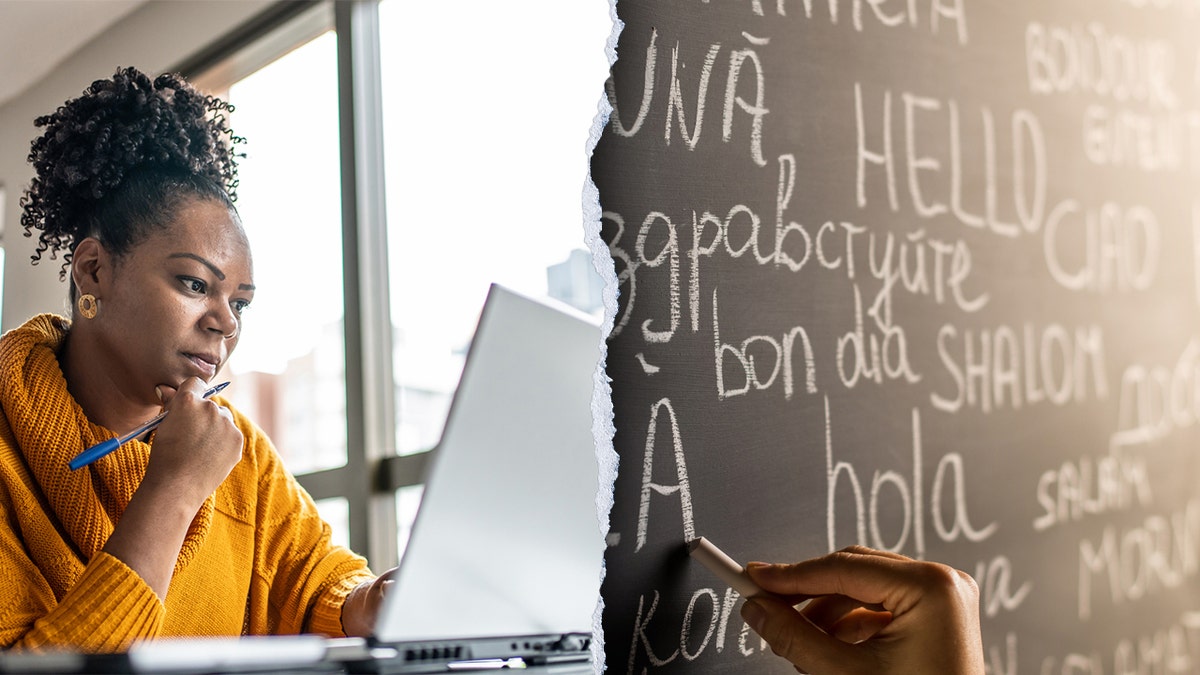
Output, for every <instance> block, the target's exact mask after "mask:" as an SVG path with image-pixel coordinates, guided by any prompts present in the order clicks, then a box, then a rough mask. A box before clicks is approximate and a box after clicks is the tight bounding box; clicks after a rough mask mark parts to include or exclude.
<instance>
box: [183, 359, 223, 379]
mask: <svg viewBox="0 0 1200 675" xmlns="http://www.w3.org/2000/svg"><path fill="white" fill-rule="evenodd" d="M186 356H187V358H188V360H189V361H191V362H192V364H193V365H194V366H196V368H197V370H199V371H200V372H201V373H202V374H203V377H204V379H205V380H207V379H209V378H211V377H212V376H213V375H216V374H217V366H218V365H219V361H218V360H217V358H216V357H213V356H210V355H208V354H187V355H186Z"/></svg>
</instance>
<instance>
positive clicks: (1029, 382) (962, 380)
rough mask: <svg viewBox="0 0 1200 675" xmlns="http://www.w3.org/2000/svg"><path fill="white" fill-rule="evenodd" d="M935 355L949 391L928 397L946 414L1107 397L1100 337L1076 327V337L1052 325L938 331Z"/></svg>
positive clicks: (950, 326)
mask: <svg viewBox="0 0 1200 675" xmlns="http://www.w3.org/2000/svg"><path fill="white" fill-rule="evenodd" d="M937 349H938V356H939V357H940V358H941V362H942V367H943V368H944V370H945V373H946V375H948V376H949V378H950V381H951V382H952V383H953V386H952V387H951V388H950V390H949V391H946V390H944V389H941V390H938V391H935V392H933V393H931V394H930V397H929V398H930V402H931V403H932V404H933V407H934V408H936V409H938V410H941V411H943V412H948V413H956V412H958V411H960V410H962V409H963V408H976V409H978V410H980V411H981V412H985V413H987V412H992V411H993V410H998V409H1002V408H1006V407H1008V408H1012V409H1014V410H1015V409H1020V408H1021V406H1023V405H1034V404H1037V403H1040V402H1042V401H1048V402H1050V403H1052V404H1054V405H1058V406H1062V405H1066V404H1067V403H1069V402H1072V401H1074V402H1076V403H1081V402H1083V401H1085V400H1087V399H1088V397H1089V396H1094V397H1095V398H1097V399H1104V398H1106V397H1107V396H1108V376H1107V375H1106V373H1105V370H1104V332H1103V331H1102V330H1101V329H1100V327H1099V326H1096V325H1091V326H1080V327H1078V328H1076V329H1075V331H1074V334H1073V335H1072V333H1071V332H1070V331H1068V330H1067V329H1066V328H1065V327H1063V326H1061V325H1058V324H1051V325H1049V326H1046V327H1044V328H1037V327H1035V326H1034V325H1033V324H1028V323H1027V324H1024V325H1023V326H1021V327H1020V328H1013V327H1011V326H1006V325H1002V326H998V327H996V328H993V329H983V330H970V329H963V330H960V329H958V328H957V327H955V326H954V325H953V324H945V325H943V326H942V327H941V329H939V330H938V337H937Z"/></svg>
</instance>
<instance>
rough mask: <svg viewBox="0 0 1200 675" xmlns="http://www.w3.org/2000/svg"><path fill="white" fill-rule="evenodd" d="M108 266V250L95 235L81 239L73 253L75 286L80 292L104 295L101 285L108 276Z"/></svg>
mask: <svg viewBox="0 0 1200 675" xmlns="http://www.w3.org/2000/svg"><path fill="white" fill-rule="evenodd" d="M108 267H109V255H108V251H106V250H105V249H104V245H103V244H101V243H100V240H99V239H97V238H95V237H87V238H86V239H84V240H82V241H80V242H79V244H78V245H77V246H76V247H75V251H74V252H72V253H71V280H72V281H74V282H75V288H76V289H78V291H79V293H80V294H84V293H91V294H92V295H96V296H97V297H102V292H103V289H102V288H101V286H102V285H103V280H104V279H105V278H106V277H107V276H108V274H107V273H108ZM97 291H100V293H98V292H97Z"/></svg>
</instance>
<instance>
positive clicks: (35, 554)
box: [0, 68, 387, 652]
mask: <svg viewBox="0 0 1200 675" xmlns="http://www.w3.org/2000/svg"><path fill="white" fill-rule="evenodd" d="M229 109H230V108H229V106H227V105H226V104H224V103H223V102H221V101H219V100H216V99H213V98H211V97H205V96H203V95H201V94H200V93H198V92H197V91H195V90H194V89H193V88H192V87H191V86H190V85H189V84H188V83H186V82H185V81H183V80H182V79H181V78H179V77H178V76H174V75H162V76H159V77H158V78H156V79H155V80H153V81H151V80H150V79H149V78H148V77H147V76H146V75H144V74H142V73H140V72H138V71H137V70H135V69H132V68H126V69H122V70H118V71H117V73H116V74H115V75H114V76H113V78H112V79H110V80H100V81H97V82H95V83H93V84H92V85H91V87H89V88H88V89H87V90H86V91H85V92H84V93H83V95H82V96H80V97H79V98H77V99H74V100H71V101H68V102H67V103H66V104H65V105H63V106H62V107H60V108H59V109H58V110H57V111H56V112H54V113H53V114H50V115H47V116H44V117H41V118H38V119H37V120H36V121H35V124H36V125H37V126H39V127H45V133H44V134H43V135H42V136H41V137H40V138H38V139H36V140H35V141H34V142H33V145H32V149H31V151H30V154H29V160H30V162H32V163H33V166H34V168H35V170H36V177H35V178H34V179H33V181H32V183H31V185H30V187H29V189H28V190H27V192H26V194H25V196H24V198H23V199H22V201H21V204H22V207H23V214H22V217H21V223H22V225H23V226H24V227H25V229H26V234H27V235H32V233H33V231H34V230H39V231H40V234H39V243H38V247H37V250H36V253H35V255H34V262H35V263H36V262H37V261H38V260H39V259H40V258H41V257H42V255H43V254H44V253H46V252H49V253H50V257H51V258H54V257H56V255H57V254H58V253H60V252H61V253H65V261H66V262H64V274H65V272H66V271H67V266H68V265H69V271H70V300H71V304H72V308H73V310H72V314H73V316H72V317H71V318H70V319H69V320H68V319H66V318H63V317H58V316H54V315H48V314H47V315H41V316H38V317H35V318H33V319H31V320H30V321H28V322H27V323H26V324H24V325H23V326H21V327H20V328H17V329H15V330H13V331H10V332H9V333H7V334H6V335H4V337H3V338H2V339H0V405H2V408H3V415H2V416H0V487H2V490H0V512H2V513H3V522H2V523H0V569H2V570H3V576H4V578H5V582H6V583H4V584H3V585H2V587H0V646H3V647H6V648H8V647H20V648H70V649H77V650H82V651H87V652H109V651H118V650H123V649H126V648H127V647H128V646H129V645H130V644H131V643H132V642H133V641H135V640H141V639H146V638H154V637H160V636H202V635H239V634H268V633H299V632H315V633H324V634H327V635H333V636H340V635H366V634H369V633H370V631H371V629H372V627H373V624H374V619H375V614H376V613H377V611H378V607H379V603H380V599H381V597H382V594H383V588H384V586H385V585H386V576H387V575H384V576H382V577H379V578H376V577H374V576H373V575H372V574H371V572H370V571H369V570H368V569H367V566H366V561H365V560H364V559H363V558H361V557H359V556H357V555H355V554H353V553H351V552H350V551H348V550H346V549H344V548H341V547H337V546H334V545H332V544H331V543H330V532H329V527H328V526H327V525H326V524H325V523H324V522H323V521H321V519H320V517H319V516H318V514H317V511H316V508H315V507H314V505H313V503H312V500H311V499H310V498H309V497H308V495H307V494H305V493H304V491H303V490H301V489H300V487H299V486H298V485H297V483H296V482H295V480H294V479H293V478H292V477H291V476H290V475H288V474H287V472H286V471H285V470H284V469H283V467H282V465H281V463H280V460H279V457H278V455H277V454H276V452H275V449H274V448H273V447H272V445H271V442H270V440H269V439H268V438H267V437H266V436H265V435H264V434H263V432H262V431H261V430H260V429H259V428H258V427H256V426H255V425H254V424H253V422H251V421H250V420H248V419H247V418H246V417H245V416H244V415H242V414H240V413H239V412H237V411H236V410H234V409H233V408H231V407H230V406H229V403H228V402H227V401H226V400H224V399H221V398H219V397H215V398H213V399H211V400H210V399H205V398H203V392H204V390H205V389H206V386H207V385H206V383H207V382H209V381H210V380H212V378H213V377H214V376H215V375H216V374H217V373H218V372H219V371H220V369H221V367H222V365H224V363H225V361H226V360H227V359H228V358H229V355H230V354H231V353H232V352H233V350H234V348H235V347H236V346H237V343H238V338H239V336H240V333H241V327H242V312H243V311H244V310H245V309H246V307H247V306H249V304H250V302H251V300H252V299H253V295H254V280H253V269H252V264H251V257H250V249H249V245H248V243H247V239H246V235H245V233H244V231H243V230H242V225H241V222H240V220H239V219H238V215H237V211H236V210H235V209H234V206H233V200H234V198H235V196H234V188H235V187H236V185H237V180H236V177H237V174H236V165H235V162H234V156H233V153H232V151H231V147H232V146H233V145H234V143H235V142H236V141H238V140H240V139H237V138H235V137H234V136H232V134H231V133H230V132H229V130H228V128H227V127H226V124H225V119H224V115H223V113H224V112H225V111H227V110H229ZM298 290H299V287H298ZM164 408H165V409H166V410H167V411H168V412H169V414H168V415H167V416H166V418H165V420H164V421H163V422H162V424H161V425H160V426H159V427H158V429H157V430H156V431H155V432H153V433H152V435H150V436H149V437H148V438H145V439H141V440H135V441H131V442H129V443H127V444H125V445H123V446H122V447H121V448H120V449H118V450H117V451H116V452H113V453H112V454H110V455H108V456H106V457H104V458H102V459H100V460H98V461H96V462H95V463H93V464H90V465H89V466H86V467H84V468H82V469H79V470H77V471H72V470H70V469H69V468H68V466H67V463H68V461H69V460H70V459H71V458H72V457H74V456H75V455H76V454H78V453H79V452H81V451H82V450H83V449H85V448H87V447H90V446H92V445H94V444H96V443H98V442H101V441H104V440H106V439H109V438H112V437H114V436H117V435H120V434H123V433H126V432H128V431H130V430H132V429H134V428H136V427H137V426H138V425H139V424H140V423H142V422H144V421H146V420H147V419H149V418H151V417H153V416H154V415H156V414H157V413H158V412H160V411H161V410H162V409H164ZM143 441H145V442H143Z"/></svg>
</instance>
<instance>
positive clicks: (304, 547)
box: [243, 428, 374, 637]
mask: <svg viewBox="0 0 1200 675" xmlns="http://www.w3.org/2000/svg"><path fill="white" fill-rule="evenodd" d="M251 432H252V433H254V434H255V436H256V438H255V439H254V440H255V445H256V446H257V447H256V451H255V454H256V455H257V460H258V465H259V471H258V475H259V479H258V491H259V494H258V500H257V502H258V512H257V515H256V517H257V527H258V537H259V540H260V541H259V545H258V546H257V552H256V557H255V583H257V584H259V585H260V587H261V589H262V591H263V594H264V595H265V597H266V599H267V605H268V606H267V608H266V615H267V623H266V626H264V627H263V629H264V630H266V631H267V632H272V633H285V634H287V633H302V632H311V633H321V634H324V635H328V636H332V637H341V636H343V635H344V633H343V631H342V626H341V610H342V604H343V602H344V601H345V598H346V596H347V595H348V594H349V592H350V591H351V590H352V589H353V588H354V587H355V586H357V585H358V584H359V583H362V582H363V581H367V580H370V579H372V578H373V577H374V575H372V574H371V571H370V570H369V569H368V568H367V561H366V559H364V558H363V557H361V556H358V555H356V554H354V553H353V552H351V551H350V550H348V549H346V548H344V547H341V546H336V545H334V544H333V543H332V541H331V538H330V535H331V532H330V528H329V525H328V524H327V523H325V521H324V520H322V519H321V517H320V515H319V514H318V512H317V507H316V504H314V503H313V500H312V498H311V497H310V496H309V495H308V493H307V492H305V491H304V489H303V488H301V487H300V484H299V483H297V482H296V479H295V478H293V477H292V476H291V474H289V473H288V472H287V471H286V470H285V469H284V467H283V465H282V462H281V461H280V459H279V456H278V454H277V453H276V452H275V449H274V447H273V446H271V444H270V441H269V440H267V438H266V436H265V435H264V434H263V433H262V431H261V430H258V429H257V428H254V429H252V430H251ZM243 433H245V430H244V431H243ZM252 628H258V627H252Z"/></svg>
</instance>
